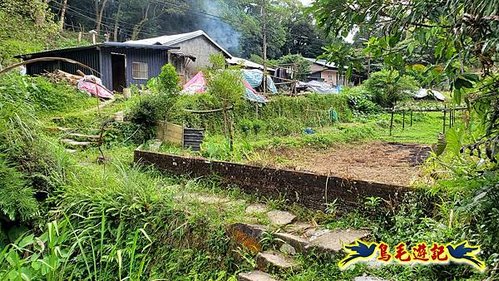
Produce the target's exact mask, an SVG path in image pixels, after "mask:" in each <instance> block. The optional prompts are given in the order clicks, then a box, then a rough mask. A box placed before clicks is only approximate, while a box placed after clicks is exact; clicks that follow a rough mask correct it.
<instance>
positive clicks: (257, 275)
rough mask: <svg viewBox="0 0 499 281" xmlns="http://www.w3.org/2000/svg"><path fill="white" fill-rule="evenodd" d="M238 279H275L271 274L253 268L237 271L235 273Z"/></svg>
mask: <svg viewBox="0 0 499 281" xmlns="http://www.w3.org/2000/svg"><path fill="white" fill-rule="evenodd" d="M237 280H238V281H277V279H275V278H274V277H272V275H270V274H268V273H265V272H262V271H260V270H254V271H250V272H244V273H239V274H238V275H237Z"/></svg>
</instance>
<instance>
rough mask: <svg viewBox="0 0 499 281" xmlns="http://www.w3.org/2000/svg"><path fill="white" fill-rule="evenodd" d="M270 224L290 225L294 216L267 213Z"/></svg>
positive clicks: (283, 213)
mask: <svg viewBox="0 0 499 281" xmlns="http://www.w3.org/2000/svg"><path fill="white" fill-rule="evenodd" d="M267 217H268V218H269V220H270V223H271V224H273V225H277V226H284V225H287V224H290V223H292V222H293V221H294V220H295V219H296V216H295V215H293V214H291V213H290V212H285V211H278V210H273V211H270V212H268V213H267Z"/></svg>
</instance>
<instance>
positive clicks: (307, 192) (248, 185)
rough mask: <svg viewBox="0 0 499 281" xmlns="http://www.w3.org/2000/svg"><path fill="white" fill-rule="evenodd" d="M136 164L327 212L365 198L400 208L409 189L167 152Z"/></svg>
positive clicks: (139, 154)
mask: <svg viewBox="0 0 499 281" xmlns="http://www.w3.org/2000/svg"><path fill="white" fill-rule="evenodd" d="M134 161H135V162H137V163H141V164H143V165H154V166H155V167H156V168H157V169H159V170H161V171H165V172H168V173H172V174H177V175H190V176H193V177H203V176H209V175H213V174H215V175H218V176H220V177H221V178H222V180H223V182H224V183H226V184H235V185H237V186H238V187H239V188H241V189H242V190H244V191H245V192H248V193H255V194H257V195H259V196H263V197H267V198H282V197H284V198H286V199H287V200H289V201H290V202H296V203H298V204H300V205H303V206H305V207H308V208H314V209H320V210H324V209H325V208H326V203H327V202H329V203H330V202H332V201H333V200H335V199H337V204H338V206H339V207H344V208H347V209H349V208H355V207H357V206H359V205H362V204H364V202H365V198H366V197H371V196H375V197H380V198H383V199H384V200H385V203H387V204H390V205H392V206H394V205H397V203H399V202H400V200H401V199H402V195H404V194H405V193H408V192H410V191H411V189H410V188H408V187H402V186H394V185H388V184H381V183H371V182H367V181H360V180H348V179H343V178H339V177H328V176H325V175H318V174H313V173H307V172H299V171H291V170H283V169H275V168H265V167H257V166H251V165H244V164H236V163H230V162H223V161H213V160H207V159H203V158H189V157H182V156H175V155H169V154H164V153H157V152H150V151H143V150H140V149H137V150H135V152H134Z"/></svg>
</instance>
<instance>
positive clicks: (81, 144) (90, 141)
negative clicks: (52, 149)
mask: <svg viewBox="0 0 499 281" xmlns="http://www.w3.org/2000/svg"><path fill="white" fill-rule="evenodd" d="M98 141H99V136H98V135H86V134H80V133H68V134H66V135H65V137H64V138H63V139H61V143H62V144H63V145H64V146H65V147H66V148H67V149H66V151H67V152H69V153H74V152H76V151H77V150H83V149H86V148H89V147H90V146H95V145H97V143H98Z"/></svg>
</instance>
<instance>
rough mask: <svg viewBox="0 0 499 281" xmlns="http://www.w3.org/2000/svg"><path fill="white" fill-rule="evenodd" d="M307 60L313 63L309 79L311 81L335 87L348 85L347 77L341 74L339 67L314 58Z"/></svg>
mask: <svg viewBox="0 0 499 281" xmlns="http://www.w3.org/2000/svg"><path fill="white" fill-rule="evenodd" d="M305 59H306V60H308V61H309V62H311V65H310V74H309V75H308V77H307V78H308V79H309V80H316V81H321V82H326V83H328V84H331V85H334V86H344V85H346V83H347V81H345V76H344V75H342V74H340V73H339V71H338V67H337V66H336V65H334V64H333V63H328V62H326V61H325V60H316V59H312V58H305Z"/></svg>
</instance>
